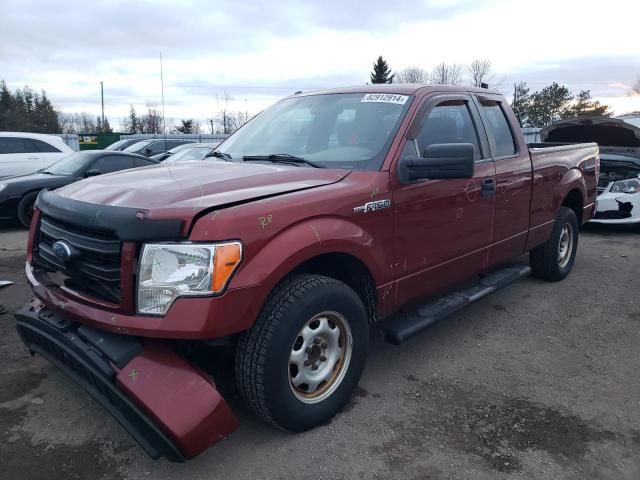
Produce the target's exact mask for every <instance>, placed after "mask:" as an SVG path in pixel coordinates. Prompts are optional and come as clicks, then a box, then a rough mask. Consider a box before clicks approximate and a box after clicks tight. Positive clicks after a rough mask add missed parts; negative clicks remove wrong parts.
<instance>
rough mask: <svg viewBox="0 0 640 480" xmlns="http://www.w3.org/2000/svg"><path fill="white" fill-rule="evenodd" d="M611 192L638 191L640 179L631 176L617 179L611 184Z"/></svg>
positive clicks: (639, 189)
mask: <svg viewBox="0 0 640 480" xmlns="http://www.w3.org/2000/svg"><path fill="white" fill-rule="evenodd" d="M611 192H612V193H638V192H640V179H637V178H631V179H628V180H619V181H617V182H615V183H614V184H613V185H612V186H611Z"/></svg>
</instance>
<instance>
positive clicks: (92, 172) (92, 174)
mask: <svg viewBox="0 0 640 480" xmlns="http://www.w3.org/2000/svg"><path fill="white" fill-rule="evenodd" d="M97 175H102V172H101V171H100V170H97V169H95V168H94V169H93V170H87V171H86V172H84V176H85V177H95V176H97Z"/></svg>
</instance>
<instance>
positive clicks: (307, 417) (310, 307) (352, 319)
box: [235, 275, 369, 431]
mask: <svg viewBox="0 0 640 480" xmlns="http://www.w3.org/2000/svg"><path fill="white" fill-rule="evenodd" d="M368 343H369V328H368V321H367V314H366V311H365V308H364V305H363V303H362V301H361V300H360V298H359V297H358V295H357V294H356V293H355V292H354V291H353V290H352V289H351V288H350V287H349V286H348V285H346V284H345V283H343V282H340V281H338V280H335V279H333V278H329V277H324V276H321V275H298V276H294V277H292V278H289V279H287V280H285V281H284V282H283V283H282V284H280V285H279V286H278V287H277V288H276V289H275V290H274V292H273V293H272V294H271V296H270V298H269V300H268V301H267V303H266V305H265V307H264V309H263V311H262V312H261V314H260V316H259V317H258V320H257V321H256V324H255V325H254V326H253V328H252V329H251V330H249V331H248V332H246V333H245V334H243V335H242V337H241V339H240V341H239V342H238V345H237V349H236V365H235V371H236V383H237V385H238V389H239V391H240V394H241V395H242V397H243V398H244V400H245V401H246V402H247V404H248V405H249V406H250V408H251V409H252V410H253V411H254V413H256V414H257V415H258V416H259V417H260V418H262V419H263V420H265V421H266V422H268V423H270V424H272V425H274V426H276V427H278V428H281V429H283V430H289V431H304V430H308V429H310V428H313V427H315V426H316V425H319V424H322V423H324V422H326V421H327V420H328V419H330V418H331V417H333V416H334V415H335V414H336V413H337V412H338V411H339V410H340V408H341V407H342V406H343V405H344V403H345V402H346V401H347V400H348V399H349V397H350V396H351V393H352V392H353V391H354V389H355V388H356V386H357V384H358V380H359V379H360V375H361V373H362V370H363V368H364V363H365V360H366V355H367V348H368Z"/></svg>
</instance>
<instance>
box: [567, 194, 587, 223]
mask: <svg viewBox="0 0 640 480" xmlns="http://www.w3.org/2000/svg"><path fill="white" fill-rule="evenodd" d="M562 206H563V207H568V208H570V209H571V210H573V211H574V212H575V214H576V218H577V219H578V224H580V225H582V207H583V206H584V202H583V200H582V193H580V190H578V189H577V188H576V189H573V190H571V191H570V192H569V194H568V195H567V196H566V197H565V198H564V201H563V202H562Z"/></svg>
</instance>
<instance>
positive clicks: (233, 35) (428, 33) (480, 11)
mask: <svg viewBox="0 0 640 480" xmlns="http://www.w3.org/2000/svg"><path fill="white" fill-rule="evenodd" d="M638 18H640V1H639V0H608V1H606V2H602V1H594V0H581V1H577V0H576V1H574V0H536V1H535V2H532V1H520V0H422V1H419V0H394V1H388V0H366V1H365V0H361V1H355V2H354V1H349V0H322V1H310V0H308V1H301V0H297V1H293V0H261V1H255V0H254V1H253V2H251V1H249V2H246V1H245V2H241V1H240V2H239V1H234V2H231V1H216V0H210V1H196V0H193V1H181V2H177V1H175V0H172V1H164V0H154V1H150V2H146V1H136V2H131V1H120V0H112V1H95V0H94V1H91V2H87V1H76V0H67V1H59V2H57V1H36V0H2V15H1V16H0V79H4V80H5V81H6V82H7V83H8V85H9V87H10V88H12V89H14V88H18V87H21V86H23V85H29V86H30V87H32V88H34V89H37V90H40V89H44V90H46V92H47V94H48V95H49V97H50V98H51V99H52V100H53V102H54V104H55V105H56V106H57V107H58V108H59V109H61V110H64V111H68V112H74V111H76V112H81V111H84V112H88V113H91V114H93V115H98V114H99V113H100V81H103V82H104V94H105V114H106V116H107V117H108V118H109V119H110V120H111V123H112V125H118V124H119V123H120V122H121V120H122V118H123V117H125V116H126V115H127V113H128V110H129V105H134V106H135V107H136V109H137V110H138V111H141V110H144V107H145V104H146V103H147V102H152V103H153V102H155V103H158V104H160V103H161V82H160V53H162V56H163V77H164V98H165V111H166V116H167V117H169V118H176V119H179V118H195V119H198V120H199V121H201V122H204V121H206V119H207V118H210V117H212V116H214V115H215V113H216V111H217V110H218V101H217V100H216V98H217V97H222V96H223V95H224V93H225V91H226V92H227V94H228V95H229V96H230V97H231V98H232V99H233V100H232V101H231V104H230V107H231V108H232V109H234V110H236V109H237V110H242V111H247V112H249V113H250V114H254V113H257V112H258V111H260V110H262V109H264V108H265V107H267V106H269V105H271V104H272V103H274V102H275V101H277V100H278V99H280V98H283V97H285V96H287V95H290V94H292V93H294V92H295V91H297V90H303V91H307V90H312V89H319V88H326V87H338V86H346V85H358V84H365V83H366V82H367V81H369V73H370V71H371V68H372V64H373V62H374V61H375V59H376V58H377V57H378V55H382V56H383V57H384V58H385V59H386V60H387V61H388V63H389V66H390V67H391V68H392V69H393V70H395V71H397V70H402V69H403V68H405V67H410V66H418V67H421V68H423V69H425V70H431V69H432V68H433V67H434V66H435V65H436V64H437V63H439V62H442V61H444V62H446V63H458V64H468V63H470V62H471V61H472V60H474V59H489V60H490V61H491V62H492V67H493V71H494V78H493V79H492V80H493V81H494V84H497V85H498V86H499V87H500V88H501V89H502V91H503V92H504V93H505V94H506V95H507V96H508V98H510V92H511V91H512V89H513V83H514V82H519V81H526V82H527V84H528V86H529V87H530V88H531V90H532V91H534V90H537V89H540V88H542V87H544V86H546V85H548V84H550V83H551V82H553V81H556V82H558V83H561V84H564V85H566V86H567V87H569V89H570V90H572V91H574V92H575V93H577V92H578V91H579V90H583V89H589V90H591V93H592V96H594V97H595V98H597V99H598V100H600V101H602V102H604V103H607V104H609V105H611V106H612V107H613V109H614V111H615V112H616V113H618V114H620V113H624V112H627V111H631V110H640V96H638V95H636V96H631V95H629V91H630V87H631V85H632V84H633V83H634V82H635V81H636V79H637V78H638V77H639V76H640V37H638Z"/></svg>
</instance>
